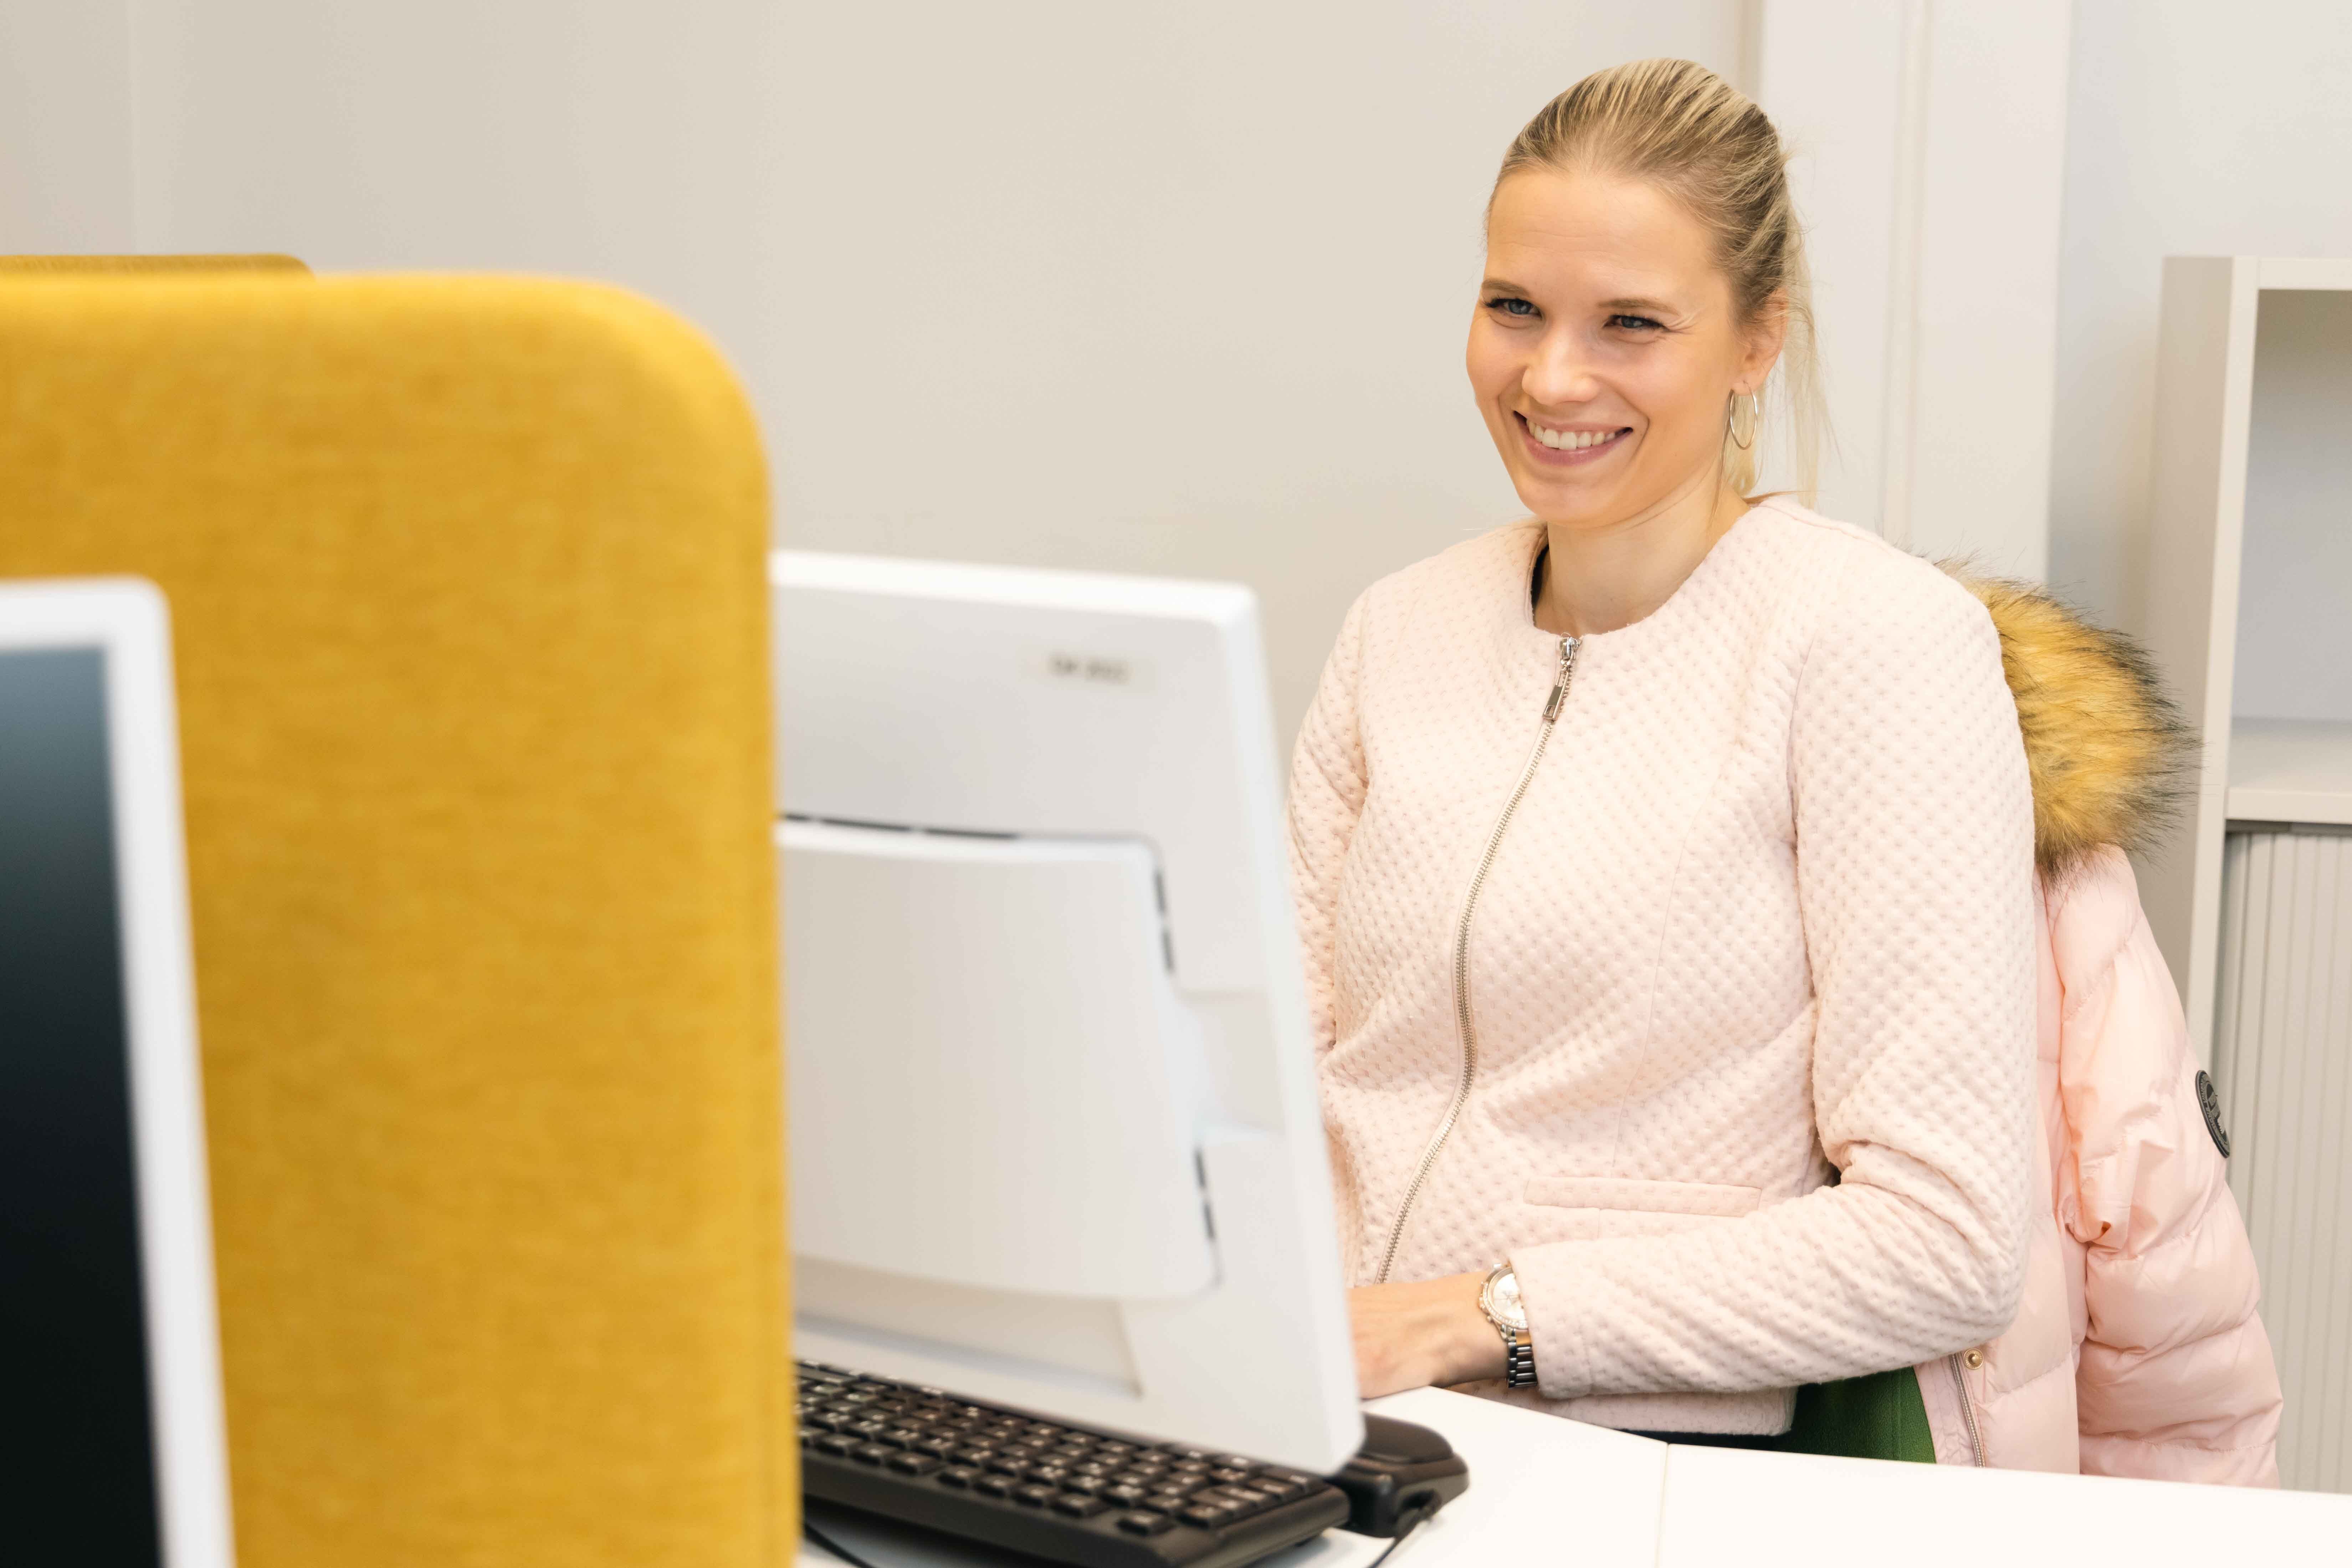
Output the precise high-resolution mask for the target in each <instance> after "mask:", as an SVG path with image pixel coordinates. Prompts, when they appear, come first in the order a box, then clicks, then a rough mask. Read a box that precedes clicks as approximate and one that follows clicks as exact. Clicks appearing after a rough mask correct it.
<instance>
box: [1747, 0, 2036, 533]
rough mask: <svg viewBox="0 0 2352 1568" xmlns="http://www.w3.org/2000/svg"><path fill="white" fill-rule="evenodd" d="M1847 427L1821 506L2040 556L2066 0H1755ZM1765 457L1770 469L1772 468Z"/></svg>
mask: <svg viewBox="0 0 2352 1568" xmlns="http://www.w3.org/2000/svg"><path fill="white" fill-rule="evenodd" d="M1759 16H1760V27H1759V33H1760V37H1759V51H1758V56H1759V70H1758V75H1759V88H1758V97H1759V101H1760V102H1761V103H1762V104H1763V106H1764V108H1765V109H1766V110H1768V111H1769V113H1770V114H1771V115H1772V116H1773V118H1774V120H1775V121H1776V122H1777V123H1778V124H1779V125H1780V131H1781V134H1782V136H1783V137H1784V139H1785V140H1786V141H1787V142H1788V144H1789V145H1790V147H1791V148H1792V149H1793V150H1794V153H1795V155H1794V157H1793V158H1792V159H1791V161H1790V184H1791V186H1792V189H1793V194H1794V195H1795V197H1796V200H1797V203H1798V207H1799V210H1800V211H1801V213H1802V215H1803V216H1804V218H1805V220H1806V226H1807V228H1808V230H1809V234H1808V238H1809V242H1810V246H1811V255H1812V263H1813V271H1814V290H1815V308H1816V310H1817V312H1818V314H1819V318H1820V321H1821V335H1822V371H1823V379H1824V381H1825V383H1826V385H1827V390H1828V393H1829V396H1830V401H1831V414H1832V421H1833V424H1834V426H1835V436H1836V441H1835V445H1834V447H1833V448H1832V451H1831V453H1830V454H1829V458H1830V461H1829V462H1828V464H1827V465H1826V468H1825V472H1824V473H1823V476H1822V500H1821V506H1822V510H1824V511H1827V512H1829V513H1830V514H1831V515H1832V516H1835V517H1842V518H1844V519H1846V520H1848V521H1853V522H1859V523H1864V524H1866V525H1869V526H1872V527H1875V528H1877V529H1878V530H1879V531H1881V532H1883V533H1885V535H1886V537H1887V538H1888V539H1890V540H1892V541H1894V542H1895V543H1898V544H1901V545H1903V546H1905V547H1906V548H1907V549H1911V550H1915V551H1917V552H1920V553H1922V554H1925V555H1928V556H1933V557H1937V558H1941V557H1946V556H1969V557H1973V558H1974V559H1976V560H1977V561H1979V563H1982V564H1983V565H1985V566H1988V567H1990V568H1992V569H1994V570H1997V571H2000V572H2003V573H2007V574H2013V575H2018V576H2023V577H2039V576H2041V575H2042V572H2043V569H2044V567H2045V565H2046V563H2047V560H2048V539H2049V531H2048V509H2049V493H2050V434H2049V432H2050V415H2051V404H2052V399H2053V395H2054V388H2055V381H2056V347H2057V344H2056V324H2057V323H2056V318H2057V289H2058V236H2059V221H2060V178H2059V176H2060V167H2061V160H2062V155H2063V149H2064V146H2065V136H2066V119H2067V101H2066V100H2067V75H2066V54H2067V45H2068V6H2067V0H1964V3H1956V0H1945V3H1943V4H1940V5H1937V4H1931V3H1930V0H1760V9H1759ZM1768 478H1769V475H1768Z"/></svg>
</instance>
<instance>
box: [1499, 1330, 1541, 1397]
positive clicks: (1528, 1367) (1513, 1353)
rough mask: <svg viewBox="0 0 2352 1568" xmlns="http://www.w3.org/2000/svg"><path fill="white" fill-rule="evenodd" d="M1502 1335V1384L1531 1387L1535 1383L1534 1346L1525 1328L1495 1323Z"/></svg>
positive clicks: (1513, 1386)
mask: <svg viewBox="0 0 2352 1568" xmlns="http://www.w3.org/2000/svg"><path fill="white" fill-rule="evenodd" d="M1496 1332H1498V1333H1500V1334H1501V1335H1502V1336H1503V1385H1504V1386H1505V1387H1507V1388H1533V1387H1534V1386H1535V1385H1536V1347H1535V1342H1533V1341H1531V1340H1530V1339H1528V1331H1527V1330H1525V1329H1507V1328H1504V1327H1502V1326H1501V1325H1500V1324H1497V1325H1496Z"/></svg>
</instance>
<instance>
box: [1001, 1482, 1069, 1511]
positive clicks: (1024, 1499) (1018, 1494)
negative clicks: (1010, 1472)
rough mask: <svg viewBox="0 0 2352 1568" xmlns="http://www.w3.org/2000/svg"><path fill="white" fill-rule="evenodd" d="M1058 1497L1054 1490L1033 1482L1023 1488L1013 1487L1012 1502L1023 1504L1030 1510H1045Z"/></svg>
mask: <svg viewBox="0 0 2352 1568" xmlns="http://www.w3.org/2000/svg"><path fill="white" fill-rule="evenodd" d="M1059 1495H1061V1494H1060V1493H1059V1492H1057V1491H1056V1490H1055V1489H1054V1488H1052V1487H1046V1486H1039V1485H1038V1484H1037V1483H1036V1482H1034V1481H1032V1482H1030V1483H1029V1484H1028V1485H1027V1486H1025V1487H1014V1488H1013V1501H1014V1502H1017V1503H1025V1504H1027V1505H1028V1506H1029V1507H1031V1508H1045V1507H1046V1506H1047V1505H1049V1504H1050V1503H1052V1502H1053V1500H1055V1498H1056V1497H1058V1496H1059Z"/></svg>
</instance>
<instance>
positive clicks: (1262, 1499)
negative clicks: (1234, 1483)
mask: <svg viewBox="0 0 2352 1568" xmlns="http://www.w3.org/2000/svg"><path fill="white" fill-rule="evenodd" d="M1195 1501H1208V1502H1214V1503H1222V1504H1223V1505H1224V1506H1226V1507H1227V1508H1237V1509H1239V1510H1242V1512H1244V1513H1245V1514H1250V1513H1264V1512H1265V1510H1267V1509H1270V1508H1272V1507H1274V1506H1275V1505H1276V1503H1278V1502H1280V1501H1281V1499H1280V1498H1278V1497H1276V1496H1275V1495H1274V1494H1273V1493H1272V1492H1262V1491H1259V1490H1257V1489H1255V1488H1254V1487H1218V1488H1216V1489H1213V1490H1210V1491H1205V1492H1202V1494H1201V1495H1200V1497H1199V1498H1196V1499H1195Z"/></svg>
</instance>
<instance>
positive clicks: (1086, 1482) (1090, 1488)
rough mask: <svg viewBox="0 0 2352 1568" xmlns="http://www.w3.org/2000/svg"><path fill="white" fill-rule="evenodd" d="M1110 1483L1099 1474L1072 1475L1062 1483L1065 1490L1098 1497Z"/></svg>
mask: <svg viewBox="0 0 2352 1568" xmlns="http://www.w3.org/2000/svg"><path fill="white" fill-rule="evenodd" d="M1109 1487H1110V1483H1109V1482H1108V1481H1107V1480H1105V1479H1103V1478H1102V1477H1100V1476H1072V1477H1070V1478H1069V1479H1067V1480H1066V1481H1064V1482H1063V1483H1062V1489H1063V1490H1064V1491H1066V1492H1077V1493H1080V1494H1081V1495H1083V1496H1086V1497H1100V1496H1102V1495H1103V1493H1104V1492H1105V1491H1106V1490H1108V1489H1109Z"/></svg>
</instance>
